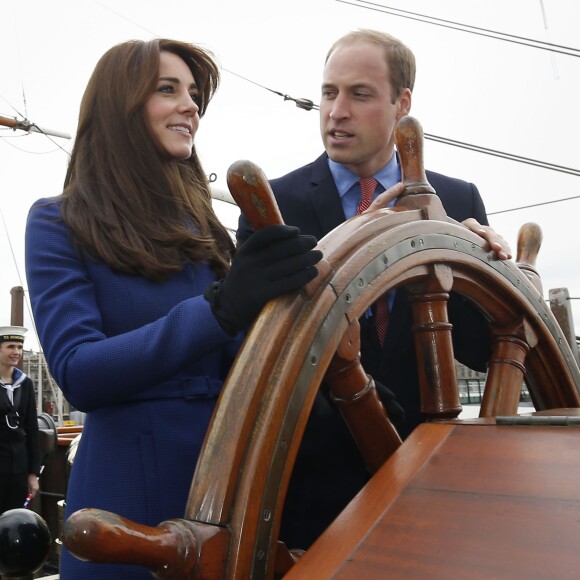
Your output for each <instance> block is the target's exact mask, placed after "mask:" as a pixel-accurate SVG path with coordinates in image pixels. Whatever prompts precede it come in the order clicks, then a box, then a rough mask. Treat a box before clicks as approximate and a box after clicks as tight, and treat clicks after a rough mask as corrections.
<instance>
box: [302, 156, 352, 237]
mask: <svg viewBox="0 0 580 580" xmlns="http://www.w3.org/2000/svg"><path fill="white" fill-rule="evenodd" d="M310 185H311V187H310V189H309V191H308V192H307V195H308V197H309V198H310V201H311V203H312V207H313V208H314V212H315V214H316V217H317V219H318V221H319V223H320V231H321V235H320V237H323V236H324V235H326V234H327V233H328V232H330V231H331V230H333V229H334V228H336V227H337V226H339V225H340V224H341V223H343V222H344V221H345V216H344V211H343V209H342V203H341V201H340V196H339V195H338V190H337V189H336V184H335V183H334V179H333V178H332V174H331V173H330V169H329V168H328V157H327V156H326V154H323V155H321V156H320V157H319V158H318V159H317V160H316V161H315V162H314V164H313V166H312V174H311V180H310Z"/></svg>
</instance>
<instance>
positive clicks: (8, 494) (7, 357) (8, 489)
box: [0, 326, 40, 513]
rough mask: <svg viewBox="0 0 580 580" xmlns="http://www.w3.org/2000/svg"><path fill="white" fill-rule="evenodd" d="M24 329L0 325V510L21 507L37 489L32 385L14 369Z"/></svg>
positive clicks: (37, 451)
mask: <svg viewBox="0 0 580 580" xmlns="http://www.w3.org/2000/svg"><path fill="white" fill-rule="evenodd" d="M26 331H27V329H26V328H23V327H22V326H2V327H0V387H1V388H0V513H3V512H5V511H7V510H11V509H16V508H21V507H23V506H24V504H25V501H26V499H27V497H30V499H32V498H34V497H35V496H36V494H37V493H38V489H39V486H38V478H39V476H40V449H39V444H38V417H37V414H36V398H35V395H34V385H33V384H32V381H31V380H30V377H28V376H26V374H24V373H23V372H22V371H21V370H20V369H19V368H17V366H18V363H19V362H20V359H21V358H22V348H23V343H24V335H25V333H26Z"/></svg>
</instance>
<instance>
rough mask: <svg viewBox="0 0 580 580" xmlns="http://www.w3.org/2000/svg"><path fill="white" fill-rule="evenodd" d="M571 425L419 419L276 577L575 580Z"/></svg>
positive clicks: (578, 460)
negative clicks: (345, 505) (334, 517)
mask: <svg viewBox="0 0 580 580" xmlns="http://www.w3.org/2000/svg"><path fill="white" fill-rule="evenodd" d="M579 449H580V429H579V428H577V427H503V426H494V425H449V424H429V425H427V424H426V425H422V426H421V427H419V428H418V429H417V430H416V431H415V432H414V433H413V434H412V435H411V437H410V438H409V439H408V440H407V441H406V442H405V443H404V444H403V445H402V447H401V448H400V449H399V450H398V451H397V452H396V453H395V455H394V456H393V457H392V458H391V459H390V460H389V461H388V462H387V463H386V464H385V465H384V466H383V468H382V469H381V470H380V471H379V472H378V473H377V474H376V475H375V477H374V478H373V480H372V481H371V482H370V483H369V484H368V485H367V487H366V488H365V489H363V491H362V492H361V493H359V495H358V496H357V497H356V498H355V500H353V502H352V503H351V504H350V505H349V507H348V508H347V509H346V510H345V512H343V514H342V515H341V516H340V517H339V518H338V519H337V520H336V521H335V522H334V523H333V524H332V525H331V526H330V528H329V529H328V530H327V531H326V532H325V533H324V534H323V535H322V536H321V537H320V538H319V540H318V541H317V542H316V543H315V544H314V546H313V547H312V548H311V549H310V550H309V551H308V552H306V554H305V555H304V557H303V558H302V559H301V560H300V561H299V563H298V564H297V565H296V566H295V567H294V568H293V569H292V570H291V571H290V573H289V574H287V575H286V576H285V579H287V580H297V579H302V578H303V579H312V578H337V579H339V578H340V579H343V580H350V579H353V580H361V579H363V578H364V580H369V579H373V578H405V579H407V578H429V579H433V578H462V579H463V578H482V579H483V578H485V579H489V578H506V579H507V578H510V579H513V578H526V579H529V578H558V579H564V578H577V577H578V575H579V571H580V549H579V548H578V544H579V540H580V485H579V482H580V453H578V450H579Z"/></svg>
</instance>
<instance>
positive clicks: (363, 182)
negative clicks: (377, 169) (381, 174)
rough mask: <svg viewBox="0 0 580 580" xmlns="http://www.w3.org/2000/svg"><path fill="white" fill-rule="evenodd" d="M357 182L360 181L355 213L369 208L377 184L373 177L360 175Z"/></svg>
mask: <svg viewBox="0 0 580 580" xmlns="http://www.w3.org/2000/svg"><path fill="white" fill-rule="evenodd" d="M358 182H359V183H360V193H361V197H360V201H359V202H358V205H357V206H356V213H357V215H358V214H359V213H362V212H363V211H365V210H366V209H368V208H369V206H370V205H371V203H372V201H373V195H374V193H375V189H376V188H377V185H378V181H377V180H376V179H375V178H374V177H361V178H360V179H359V180H358Z"/></svg>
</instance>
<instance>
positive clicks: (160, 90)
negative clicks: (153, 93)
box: [157, 85, 173, 93]
mask: <svg viewBox="0 0 580 580" xmlns="http://www.w3.org/2000/svg"><path fill="white" fill-rule="evenodd" d="M157 92H158V93H172V92H173V87H172V86H171V85H160V86H159V87H157Z"/></svg>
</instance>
